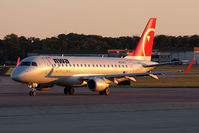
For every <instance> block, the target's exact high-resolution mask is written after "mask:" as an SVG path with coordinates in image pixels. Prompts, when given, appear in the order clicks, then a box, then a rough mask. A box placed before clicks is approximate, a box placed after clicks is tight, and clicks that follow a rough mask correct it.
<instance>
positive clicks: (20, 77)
mask: <svg viewBox="0 0 199 133" xmlns="http://www.w3.org/2000/svg"><path fill="white" fill-rule="evenodd" d="M23 62H25V63H29V62H30V65H29V64H25V65H23V64H22V63H23ZM32 62H35V63H36V65H31V64H32ZM143 64H146V65H151V64H157V63H156V62H151V61H140V60H133V59H126V58H110V57H62V56H31V57H27V58H25V59H23V60H22V61H21V63H20V64H19V65H18V66H17V67H16V68H15V69H14V70H13V72H12V74H11V77H12V78H13V79H14V80H16V81H19V82H24V83H38V84H49V83H51V84H57V85H62V86H81V85H83V83H82V81H81V80H79V78H80V77H82V76H91V75H111V74H123V73H144V72H148V71H150V70H151V69H153V67H147V68H146V67H143Z"/></svg>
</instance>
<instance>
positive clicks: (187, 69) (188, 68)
mask: <svg viewBox="0 0 199 133" xmlns="http://www.w3.org/2000/svg"><path fill="white" fill-rule="evenodd" d="M194 61H195V58H193V60H192V61H191V63H190V64H189V66H188V67H187V68H186V69H185V70H184V71H189V70H190V68H191V66H192V64H193V62H194Z"/></svg>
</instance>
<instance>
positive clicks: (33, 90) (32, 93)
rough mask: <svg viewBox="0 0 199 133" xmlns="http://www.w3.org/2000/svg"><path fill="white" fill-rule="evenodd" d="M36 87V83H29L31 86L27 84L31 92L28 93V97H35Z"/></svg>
mask: <svg viewBox="0 0 199 133" xmlns="http://www.w3.org/2000/svg"><path fill="white" fill-rule="evenodd" d="M37 86H38V84H37V83H31V84H28V87H29V88H30V89H31V91H29V96H36V94H37V93H36V89H35V88H36V87H37Z"/></svg>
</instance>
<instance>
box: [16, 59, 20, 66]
mask: <svg viewBox="0 0 199 133" xmlns="http://www.w3.org/2000/svg"><path fill="white" fill-rule="evenodd" d="M19 62H20V57H18V59H17V64H16V66H18V65H19Z"/></svg>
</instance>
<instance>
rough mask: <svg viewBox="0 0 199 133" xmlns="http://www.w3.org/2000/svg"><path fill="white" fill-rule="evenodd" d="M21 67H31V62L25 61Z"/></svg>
mask: <svg viewBox="0 0 199 133" xmlns="http://www.w3.org/2000/svg"><path fill="white" fill-rule="evenodd" d="M21 66H30V62H27V61H24V62H22V63H21Z"/></svg>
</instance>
